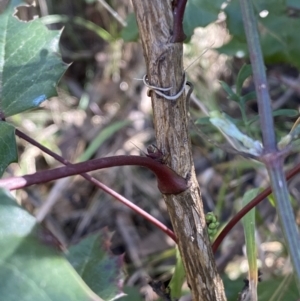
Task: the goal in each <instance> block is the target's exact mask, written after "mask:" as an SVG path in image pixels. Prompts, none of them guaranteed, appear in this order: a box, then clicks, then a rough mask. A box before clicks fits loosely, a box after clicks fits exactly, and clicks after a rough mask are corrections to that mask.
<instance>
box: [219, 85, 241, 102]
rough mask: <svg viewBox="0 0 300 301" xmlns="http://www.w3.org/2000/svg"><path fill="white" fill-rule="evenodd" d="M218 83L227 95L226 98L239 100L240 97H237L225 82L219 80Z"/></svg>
mask: <svg viewBox="0 0 300 301" xmlns="http://www.w3.org/2000/svg"><path fill="white" fill-rule="evenodd" d="M220 85H221V86H222V88H223V89H224V90H225V91H226V93H227V95H228V99H231V100H233V101H235V102H240V98H239V97H238V95H237V94H236V93H234V92H233V90H232V89H231V88H230V87H229V86H228V84H227V83H225V82H223V81H221V80H220Z"/></svg>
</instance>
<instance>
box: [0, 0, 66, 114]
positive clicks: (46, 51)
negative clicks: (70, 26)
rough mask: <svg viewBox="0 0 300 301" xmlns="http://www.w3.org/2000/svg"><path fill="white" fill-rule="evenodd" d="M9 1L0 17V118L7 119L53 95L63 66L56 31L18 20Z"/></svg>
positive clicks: (36, 23) (37, 21) (57, 32)
mask: <svg viewBox="0 0 300 301" xmlns="http://www.w3.org/2000/svg"><path fill="white" fill-rule="evenodd" d="M18 4H20V1H16V0H15V1H11V2H10V4H9V5H8V7H7V8H6V9H5V10H4V12H2V14H0V115H1V117H8V116H12V115H14V114H18V113H21V112H23V111H25V110H28V109H32V108H35V107H38V106H39V105H40V103H41V102H43V101H44V100H46V99H48V98H50V97H52V96H55V95H57V92H56V88H55V86H56V84H57V82H58V81H59V79H60V78H61V76H62V74H63V73H64V72H65V70H66V68H67V65H66V64H64V63H63V62H62V60H61V57H60V54H59V48H58V42H59V38H60V34H61V32H60V31H50V30H48V29H47V28H46V27H45V26H44V25H43V24H42V23H41V21H40V20H39V19H35V20H33V21H30V22H22V21H20V20H18V19H17V18H16V17H15V16H14V15H13V14H14V5H18Z"/></svg>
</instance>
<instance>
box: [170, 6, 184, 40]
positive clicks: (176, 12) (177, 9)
mask: <svg viewBox="0 0 300 301" xmlns="http://www.w3.org/2000/svg"><path fill="white" fill-rule="evenodd" d="M186 3H187V0H173V3H172V5H173V35H172V39H171V43H182V42H183V41H184V40H185V39H186V35H185V33H184V31H183V17H184V11H185V6H186Z"/></svg>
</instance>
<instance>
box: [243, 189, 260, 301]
mask: <svg viewBox="0 0 300 301" xmlns="http://www.w3.org/2000/svg"><path fill="white" fill-rule="evenodd" d="M259 192H260V188H255V189H251V190H248V191H247V192H246V193H245V194H244V196H243V200H242V203H243V207H245V206H246V205H247V204H248V203H249V202H250V201H252V200H253V199H254V198H255V197H256V196H257V195H258V194H259ZM242 222H243V227H244V233H245V241H246V250H247V259H248V264H249V290H250V294H251V296H252V298H251V300H257V284H258V270H257V251H256V243H255V208H253V209H251V210H250V211H249V212H248V213H247V214H246V215H245V216H244V217H243V219H242Z"/></svg>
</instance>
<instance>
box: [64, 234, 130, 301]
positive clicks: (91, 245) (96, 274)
mask: <svg viewBox="0 0 300 301" xmlns="http://www.w3.org/2000/svg"><path fill="white" fill-rule="evenodd" d="M109 245H110V237H108V233H107V231H102V232H101V233H100V234H94V235H90V236H88V237H87V238H85V239H84V240H82V241H81V242H80V243H79V244H77V245H74V246H72V247H70V248H69V253H68V255H67V258H68V260H69V261H70V262H71V264H72V265H73V267H74V268H75V269H76V271H77V272H78V274H79V275H80V276H81V277H82V279H83V280H84V281H85V282H86V284H87V285H88V286H89V287H90V288H91V289H92V290H93V291H94V292H95V293H97V294H98V295H100V296H101V297H102V298H103V299H104V300H105V301H109V300H114V299H115V298H116V297H121V296H124V293H123V291H122V287H123V285H122V284H123V273H122V271H121V268H122V265H123V256H115V255H113V254H112V253H111V252H110V250H109Z"/></svg>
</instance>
